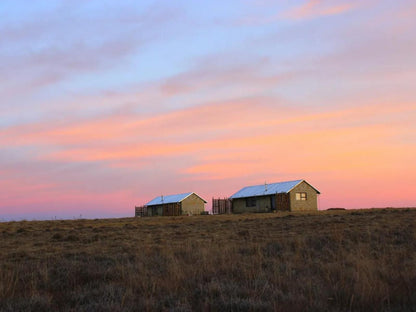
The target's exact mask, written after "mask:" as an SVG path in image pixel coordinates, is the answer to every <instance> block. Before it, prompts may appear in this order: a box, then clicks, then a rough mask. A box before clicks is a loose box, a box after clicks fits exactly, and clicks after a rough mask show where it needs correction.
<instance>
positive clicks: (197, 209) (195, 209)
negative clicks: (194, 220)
mask: <svg viewBox="0 0 416 312" xmlns="http://www.w3.org/2000/svg"><path fill="white" fill-rule="evenodd" d="M204 210H205V202H204V201H203V200H202V199H201V198H200V197H199V196H197V195H195V194H191V195H189V196H188V197H187V198H185V199H184V200H183V201H182V214H185V215H188V214H189V215H199V214H201V212H203V211H204Z"/></svg>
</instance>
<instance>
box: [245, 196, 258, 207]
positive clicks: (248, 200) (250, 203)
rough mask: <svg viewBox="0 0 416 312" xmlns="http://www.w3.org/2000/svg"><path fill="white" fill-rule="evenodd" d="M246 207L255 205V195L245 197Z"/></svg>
mask: <svg viewBox="0 0 416 312" xmlns="http://www.w3.org/2000/svg"><path fill="white" fill-rule="evenodd" d="M246 207H256V198H255V197H249V198H246Z"/></svg>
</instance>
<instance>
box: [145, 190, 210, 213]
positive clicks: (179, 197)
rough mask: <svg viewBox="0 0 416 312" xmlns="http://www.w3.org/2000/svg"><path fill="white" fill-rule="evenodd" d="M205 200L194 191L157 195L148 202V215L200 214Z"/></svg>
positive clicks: (203, 208)
mask: <svg viewBox="0 0 416 312" xmlns="http://www.w3.org/2000/svg"><path fill="white" fill-rule="evenodd" d="M205 204H206V201H205V200H204V199H203V198H201V197H200V196H199V195H197V194H196V193H194V192H189V193H183V194H175V195H167V196H163V195H162V196H158V197H156V198H154V199H152V200H151V201H150V202H148V203H147V204H146V205H145V207H146V208H147V215H148V216H179V215H195V214H201V213H202V212H203V211H204V210H205Z"/></svg>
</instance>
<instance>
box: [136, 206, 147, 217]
mask: <svg viewBox="0 0 416 312" xmlns="http://www.w3.org/2000/svg"><path fill="white" fill-rule="evenodd" d="M134 211H135V213H134V215H135V216H136V217H147V206H136V207H134Z"/></svg>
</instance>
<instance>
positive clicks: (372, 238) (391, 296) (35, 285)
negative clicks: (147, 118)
mask: <svg viewBox="0 0 416 312" xmlns="http://www.w3.org/2000/svg"><path fill="white" fill-rule="evenodd" d="M415 225H416V210H415V209H382V210H356V211H326V212H316V213H308V214H305V213H277V214H276V213H275V214H248V215H222V216H194V217H154V218H125V219H101V220H65V221H60V220H57V221H22V222H7V223H0V237H1V245H0V310H1V311H51V310H60V311H95V310H96V311H155V310H157V311H164V310H166V311H305V310H308V311H345V310H359V311H367V310H368V311H414V310H416V295H415V294H416V239H415V238H416V237H415Z"/></svg>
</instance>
